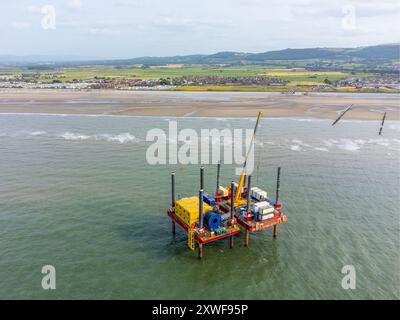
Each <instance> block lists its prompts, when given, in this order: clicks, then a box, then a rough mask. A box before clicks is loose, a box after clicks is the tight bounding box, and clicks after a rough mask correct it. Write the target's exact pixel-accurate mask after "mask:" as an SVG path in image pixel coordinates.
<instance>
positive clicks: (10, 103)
mask: <svg viewBox="0 0 400 320" xmlns="http://www.w3.org/2000/svg"><path fill="white" fill-rule="evenodd" d="M351 104H353V109H352V110H351V112H348V113H347V114H346V115H345V119H353V120H377V119H380V118H381V117H382V114H383V112H387V119H388V120H400V95H395V94H354V93H349V94H345V93H309V94H302V93H296V94H290V93H275V92H274V93H272V92H174V91H113V90H99V91H97V90H91V91H68V90H28V89H8V90H6V89H3V90H0V113H50V114H109V115H133V116H181V117H189V116H190V117H251V116H255V115H256V114H257V112H258V111H264V113H265V116H267V117H314V118H325V119H335V118H336V117H337V116H338V114H339V113H340V112H341V111H342V110H344V109H345V108H346V107H347V106H348V105H351Z"/></svg>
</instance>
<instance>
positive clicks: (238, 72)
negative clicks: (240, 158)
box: [0, 64, 396, 92]
mask: <svg viewBox="0 0 400 320" xmlns="http://www.w3.org/2000/svg"><path fill="white" fill-rule="evenodd" d="M2 75H3V76H4V75H12V76H14V77H20V76H21V75H23V80H22V81H26V82H39V83H52V82H61V83H71V82H83V81H85V80H91V79H96V78H106V79H115V80H118V79H127V80H134V79H147V80H159V79H168V78H177V77H185V76H186V77H207V76H218V77H256V76H259V77H269V78H276V79H280V80H284V81H286V82H287V83H286V85H285V86H266V85H251V84H249V85H247V84H246V85H245V84H243V85H234V86H233V85H190V86H182V87H176V88H175V90H179V91H304V92H308V91H316V90H318V91H321V90H322V91H344V92H377V91H378V92H395V91H396V90H394V89H389V88H384V87H382V88H376V89H368V88H363V89H356V88H354V87H349V88H338V87H334V86H327V85H329V84H330V83H331V82H335V81H337V80H341V79H346V78H354V77H357V78H362V77H366V76H371V75H373V73H367V72H346V71H325V70H324V71H310V70H306V69H305V68H302V67H296V68H290V67H285V66H282V65H279V64H276V65H266V66H264V65H242V66H240V65H234V66H230V65H183V64H170V65H163V66H160V65H154V66H151V65H150V66H149V65H148V66H139V65H82V66H73V67H65V66H64V67H61V66H60V67H47V66H44V67H43V66H38V67H25V68H19V69H14V70H7V71H6V70H4V71H1V70H0V76H2ZM322 86H323V87H322Z"/></svg>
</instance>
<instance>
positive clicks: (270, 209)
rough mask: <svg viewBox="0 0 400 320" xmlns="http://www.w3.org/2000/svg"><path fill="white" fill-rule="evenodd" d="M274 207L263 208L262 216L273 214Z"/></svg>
mask: <svg viewBox="0 0 400 320" xmlns="http://www.w3.org/2000/svg"><path fill="white" fill-rule="evenodd" d="M274 210H275V209H274V207H272V206H269V207H266V208H263V210H262V214H269V213H273V212H274Z"/></svg>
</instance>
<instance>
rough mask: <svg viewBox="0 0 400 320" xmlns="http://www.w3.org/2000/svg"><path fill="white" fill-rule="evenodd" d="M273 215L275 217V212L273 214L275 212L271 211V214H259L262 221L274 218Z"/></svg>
mask: <svg viewBox="0 0 400 320" xmlns="http://www.w3.org/2000/svg"><path fill="white" fill-rule="evenodd" d="M273 217H274V214H273V213H270V214H259V215H258V218H259V220H261V221H264V220H268V219H272V218H273Z"/></svg>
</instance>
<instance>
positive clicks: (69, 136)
mask: <svg viewBox="0 0 400 320" xmlns="http://www.w3.org/2000/svg"><path fill="white" fill-rule="evenodd" d="M59 137H60V138H63V139H65V140H88V139H90V136H87V135H83V134H77V133H72V132H65V133H63V134H61V135H59Z"/></svg>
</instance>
